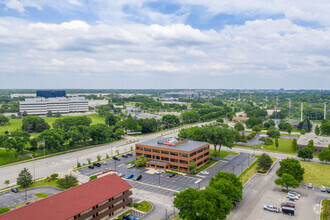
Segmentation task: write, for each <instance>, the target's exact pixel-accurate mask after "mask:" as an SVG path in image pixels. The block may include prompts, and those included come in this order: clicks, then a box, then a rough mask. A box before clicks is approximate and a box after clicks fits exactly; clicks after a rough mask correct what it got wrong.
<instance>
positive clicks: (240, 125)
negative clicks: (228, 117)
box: [234, 122, 244, 131]
mask: <svg viewBox="0 0 330 220" xmlns="http://www.w3.org/2000/svg"><path fill="white" fill-rule="evenodd" d="M234 129H235V130H236V131H244V125H243V124H242V123H241V122H237V123H236V124H235V126H234Z"/></svg>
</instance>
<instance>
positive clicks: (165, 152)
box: [162, 150, 170, 155]
mask: <svg viewBox="0 0 330 220" xmlns="http://www.w3.org/2000/svg"><path fill="white" fill-rule="evenodd" d="M169 153H170V152H168V151H165V150H162V154H167V155H168V154H169Z"/></svg>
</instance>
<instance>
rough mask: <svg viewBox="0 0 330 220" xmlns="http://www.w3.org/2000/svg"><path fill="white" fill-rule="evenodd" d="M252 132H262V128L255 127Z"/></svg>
mask: <svg viewBox="0 0 330 220" xmlns="http://www.w3.org/2000/svg"><path fill="white" fill-rule="evenodd" d="M252 131H255V132H260V131H261V127H260V126H259V125H254V126H253V127H252Z"/></svg>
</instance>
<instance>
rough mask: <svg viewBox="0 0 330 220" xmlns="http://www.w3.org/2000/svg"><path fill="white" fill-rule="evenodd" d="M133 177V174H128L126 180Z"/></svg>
mask: <svg viewBox="0 0 330 220" xmlns="http://www.w3.org/2000/svg"><path fill="white" fill-rule="evenodd" d="M133 177H134V174H130V175H128V176H127V177H126V179H131V178H133Z"/></svg>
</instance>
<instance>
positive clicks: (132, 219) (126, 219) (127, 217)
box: [122, 215, 135, 220]
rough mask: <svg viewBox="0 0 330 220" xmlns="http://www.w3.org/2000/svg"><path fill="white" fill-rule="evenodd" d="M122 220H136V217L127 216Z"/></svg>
mask: <svg viewBox="0 0 330 220" xmlns="http://www.w3.org/2000/svg"><path fill="white" fill-rule="evenodd" d="M122 219H123V220H135V217H134V216H132V215H125V216H123V218H122Z"/></svg>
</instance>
